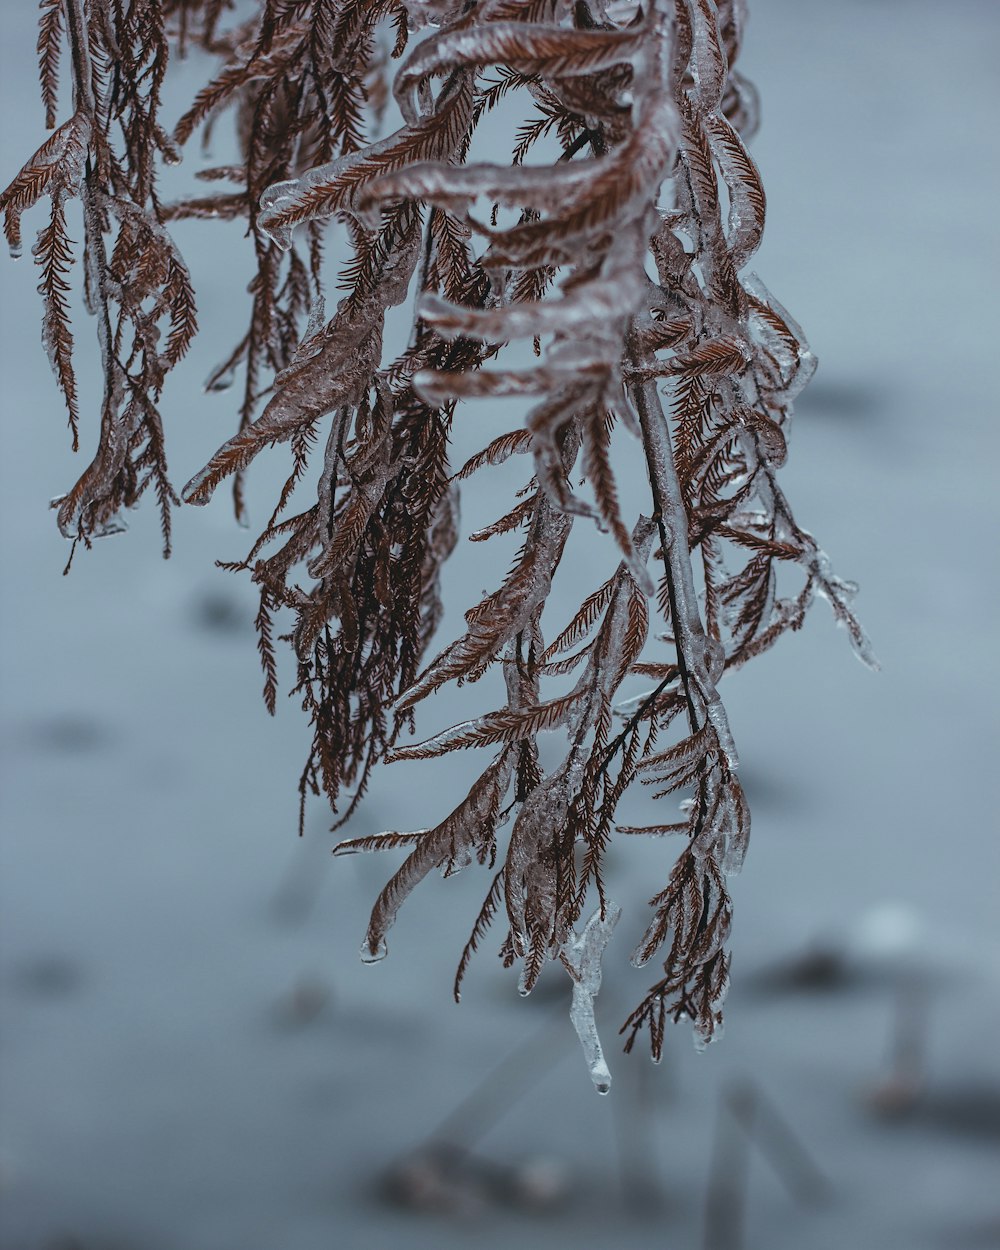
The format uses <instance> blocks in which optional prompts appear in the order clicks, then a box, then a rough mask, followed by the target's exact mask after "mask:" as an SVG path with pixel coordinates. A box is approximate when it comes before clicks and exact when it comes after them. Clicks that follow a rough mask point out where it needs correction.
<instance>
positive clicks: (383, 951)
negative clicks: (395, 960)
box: [361, 938, 389, 964]
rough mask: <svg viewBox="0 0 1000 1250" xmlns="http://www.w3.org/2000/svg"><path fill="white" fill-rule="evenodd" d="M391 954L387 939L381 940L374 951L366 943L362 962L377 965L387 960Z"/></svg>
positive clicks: (362, 953)
mask: <svg viewBox="0 0 1000 1250" xmlns="http://www.w3.org/2000/svg"><path fill="white" fill-rule="evenodd" d="M388 953H389V948H388V947H387V946H386V944H385V938H379V942H378V945H377V946H376V947H375V948H374V950H373V949H372V947H371V946H369V945H368V943H367V942H366V943H365V944H364V946H362V948H361V962H362V963H365V964H377V963H378V962H379V960H381V959H385V957H386V955H388Z"/></svg>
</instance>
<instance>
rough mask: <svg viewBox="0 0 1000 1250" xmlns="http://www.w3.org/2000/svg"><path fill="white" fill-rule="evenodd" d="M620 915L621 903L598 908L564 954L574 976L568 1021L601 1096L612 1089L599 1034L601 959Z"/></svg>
mask: <svg viewBox="0 0 1000 1250" xmlns="http://www.w3.org/2000/svg"><path fill="white" fill-rule="evenodd" d="M621 914H622V909H621V908H620V907H619V906H618V904H617V903H613V902H611V901H610V900H609V901H608V903H607V904H606V905H605V908H604V914H603V916H602V914H601V909H600V908H598V909H597V911H595V912H594V914H593V915H592V916H591V917H590V919H589V920H588V921H587V923H586V925H585V926H584V929H583V932H582V933H574V935H573V936H572V938H570V940H569V941H568V942H566V943H564V945H563V948H562V952H561V953H562V956H563V959H564V960H565V962H566V964H567V966H568V968H569V969H570V974H571V976H572V977H573V1003H572V1006H571V1007H570V1009H569V1018H570V1020H572V1022H573V1028H574V1029H576V1034H577V1037H579V1039H580V1045H581V1046H582V1047H583V1057H584V1059H585V1060H586V1061H587V1068H588V1069H589V1071H590V1079H591V1080H592V1081H593V1082H594V1088H595V1089H596V1090H597V1092H598V1093H599V1094H606V1093H607V1092H608V1091H609V1090H610V1089H611V1073H610V1072H609V1071H608V1065H607V1063H606V1062H605V1059H604V1051H603V1050H602V1048H601V1039H600V1037H599V1036H598V1033H597V1022H596V1021H595V1019H594V999H595V998H596V997H597V993H598V991H599V990H600V988H601V958H602V956H603V955H604V948H605V946H607V944H608V942H609V940H610V938H611V934H612V933H613V931H614V927H615V925H616V924H617V923H618V919H619V917H620V916H621Z"/></svg>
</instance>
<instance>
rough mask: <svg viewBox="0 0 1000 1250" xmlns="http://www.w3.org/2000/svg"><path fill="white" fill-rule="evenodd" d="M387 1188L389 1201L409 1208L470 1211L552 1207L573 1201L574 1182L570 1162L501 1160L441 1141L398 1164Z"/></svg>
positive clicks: (456, 1212) (385, 1181)
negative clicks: (569, 1199) (568, 1163)
mask: <svg viewBox="0 0 1000 1250" xmlns="http://www.w3.org/2000/svg"><path fill="white" fill-rule="evenodd" d="M382 1190H383V1193H384V1195H385V1197H386V1198H387V1199H388V1200H389V1201H390V1202H392V1203H393V1204H395V1205H397V1206H402V1207H406V1208H407V1209H409V1210H413V1211H425V1212H437V1213H440V1214H447V1215H470V1214H477V1213H479V1212H481V1211H483V1210H485V1209H487V1208H488V1207H491V1206H496V1207H508V1208H510V1207H515V1208H519V1209H525V1210H530V1211H547V1210H551V1209H554V1208H557V1207H560V1206H562V1205H563V1203H564V1202H566V1201H567V1200H568V1198H569V1197H570V1194H571V1192H572V1184H571V1175H570V1171H569V1169H568V1167H566V1165H565V1164H563V1163H561V1162H559V1161H558V1160H556V1159H551V1158H547V1157H544V1156H538V1157H536V1158H531V1157H529V1158H527V1159H524V1160H522V1161H520V1162H518V1163H516V1164H510V1163H501V1162H497V1161H495V1160H492V1159H488V1158H485V1157H484V1156H481V1155H476V1154H473V1153H472V1152H471V1151H468V1150H466V1149H465V1148H464V1147H462V1146H454V1145H449V1144H446V1143H436V1144H431V1145H427V1146H423V1147H420V1148H419V1149H418V1150H415V1151H414V1152H413V1153H412V1154H410V1155H407V1156H406V1157H405V1158H404V1159H402V1160H400V1161H399V1162H398V1163H396V1164H394V1165H393V1167H391V1168H390V1169H389V1170H388V1171H387V1172H386V1174H385V1176H384V1178H383V1182H382Z"/></svg>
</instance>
